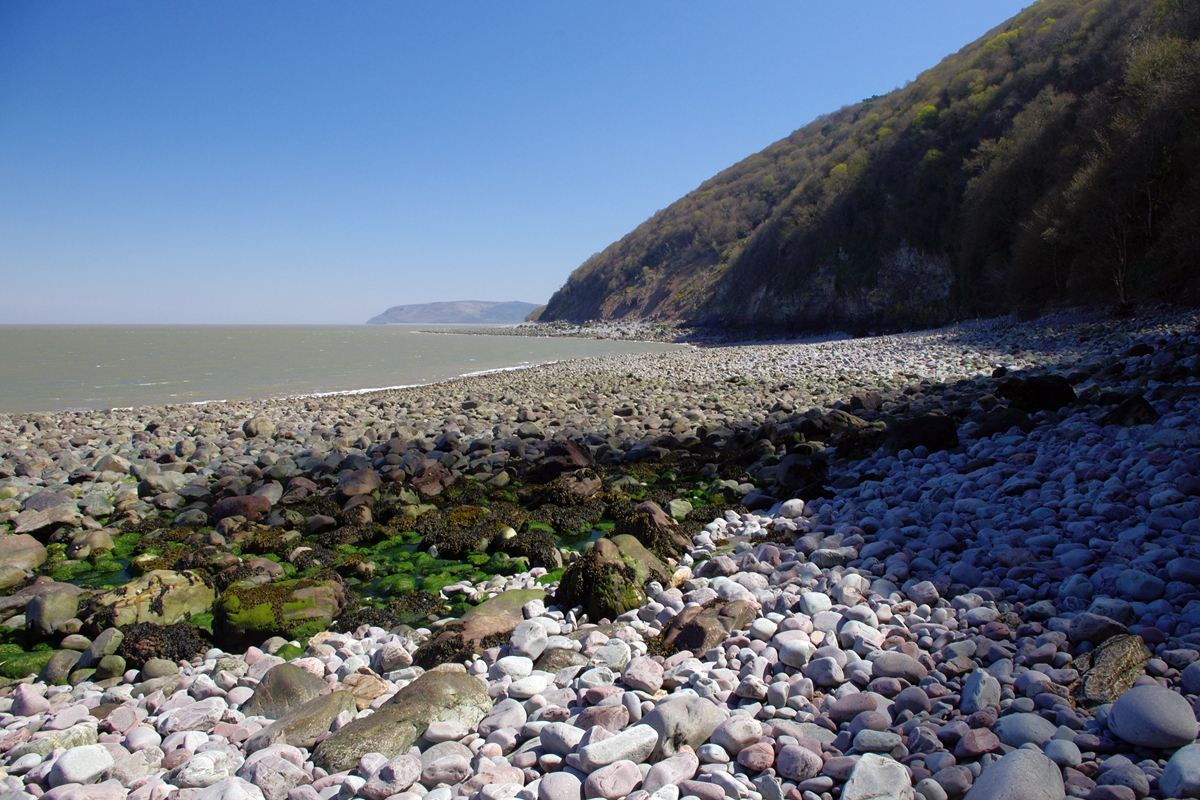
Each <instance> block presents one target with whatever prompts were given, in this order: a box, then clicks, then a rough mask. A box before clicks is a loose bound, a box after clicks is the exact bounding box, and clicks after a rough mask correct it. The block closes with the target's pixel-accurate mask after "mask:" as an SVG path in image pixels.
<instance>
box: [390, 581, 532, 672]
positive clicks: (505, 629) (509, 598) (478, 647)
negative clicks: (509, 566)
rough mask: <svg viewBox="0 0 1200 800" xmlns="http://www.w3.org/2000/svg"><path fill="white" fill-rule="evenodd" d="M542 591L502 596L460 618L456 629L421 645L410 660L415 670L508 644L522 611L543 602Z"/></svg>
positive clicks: (518, 591) (502, 594)
mask: <svg viewBox="0 0 1200 800" xmlns="http://www.w3.org/2000/svg"><path fill="white" fill-rule="evenodd" d="M545 597H546V593H545V592H544V591H542V590H541V589H516V590H513V591H509V592H501V593H500V594H498V595H496V596H495V597H493V598H491V599H490V600H486V601H484V602H482V603H480V604H479V605H477V606H475V607H474V608H472V609H471V610H470V611H468V612H467V613H465V614H463V616H462V619H461V620H460V622H459V623H458V624H457V625H448V626H447V627H446V629H444V630H443V631H442V632H441V633H440V634H439V635H438V636H437V638H435V639H434V640H433V641H430V642H427V643H425V644H424V645H422V646H421V647H420V648H419V649H418V650H417V652H416V653H415V654H414V656H413V661H414V663H416V664H417V665H418V666H421V667H425V668H426V669H429V668H431V667H435V666H437V665H439V664H444V663H446V662H449V661H461V660H463V659H465V658H469V657H471V656H472V655H475V654H478V653H482V652H483V651H484V650H485V649H486V648H488V647H495V646H497V645H500V644H503V643H505V642H507V641H508V637H509V635H510V634H511V633H512V632H513V629H514V628H516V627H517V625H518V624H519V623H520V622H521V620H522V618H523V615H522V613H521V607H522V606H524V605H525V604H526V603H528V602H529V601H530V600H542V599H544V598H545Z"/></svg>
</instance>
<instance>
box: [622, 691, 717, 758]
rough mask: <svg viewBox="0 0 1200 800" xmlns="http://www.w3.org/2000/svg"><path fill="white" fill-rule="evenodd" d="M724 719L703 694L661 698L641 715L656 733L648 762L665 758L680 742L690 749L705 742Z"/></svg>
mask: <svg viewBox="0 0 1200 800" xmlns="http://www.w3.org/2000/svg"><path fill="white" fill-rule="evenodd" d="M724 721H725V712H724V711H722V710H721V709H719V708H717V706H716V705H715V704H714V703H713V702H712V701H710V700H706V699H704V698H703V697H688V696H681V697H673V698H670V699H668V700H664V701H663V702H661V703H659V704H658V705H657V706H655V707H654V708H653V710H651V711H650V713H648V714H646V716H644V717H642V724H643V725H649V726H650V727H651V728H653V729H654V731H655V732H656V733H657V734H658V744H657V745H656V746H655V747H654V751H653V753H652V754H651V756H650V762H649V763H655V762H657V761H661V760H662V759H664V758H669V757H671V756H673V755H675V753H677V752H678V751H679V748H680V747H682V746H683V745H685V744H686V745H688V746H689V747H691V748H692V749H693V750H694V749H695V748H697V747H699V746H700V745H702V744H704V743H705V742H707V741H708V737H710V736H712V734H713V731H715V730H716V729H717V726H718V725H720V724H721V723H722V722H724Z"/></svg>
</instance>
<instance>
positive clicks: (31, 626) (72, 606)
mask: <svg viewBox="0 0 1200 800" xmlns="http://www.w3.org/2000/svg"><path fill="white" fill-rule="evenodd" d="M78 613H79V595H78V594H73V593H72V592H70V591H52V592H44V593H43V594H39V595H38V596H36V597H34V598H33V599H32V600H30V601H29V605H27V606H26V607H25V627H26V629H27V630H28V631H29V632H30V633H32V634H34V635H39V636H50V635H51V634H53V633H54V632H55V631H57V630H59V629H60V628H62V626H63V625H64V624H65V623H66V622H67V620H70V619H75V615H76V614H78Z"/></svg>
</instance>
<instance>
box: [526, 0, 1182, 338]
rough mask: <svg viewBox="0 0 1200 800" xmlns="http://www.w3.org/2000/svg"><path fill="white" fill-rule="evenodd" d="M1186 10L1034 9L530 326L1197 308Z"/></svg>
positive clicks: (845, 112) (597, 274)
mask: <svg viewBox="0 0 1200 800" xmlns="http://www.w3.org/2000/svg"><path fill="white" fill-rule="evenodd" d="M1198 33H1200V3H1196V2H1194V1H1193V2H1188V1H1187V0H1044V1H1043V2H1039V3H1036V4H1034V5H1032V6H1031V7H1029V8H1028V9H1026V10H1025V11H1024V12H1022V13H1021V14H1019V15H1018V16H1016V17H1014V18H1013V19H1012V20H1010V21H1009V22H1007V23H1005V24H1004V25H1002V26H1000V27H999V28H997V29H995V30H993V31H991V32H990V33H988V34H987V35H986V36H984V37H983V38H981V39H979V40H978V41H976V42H974V43H972V44H970V45H968V46H967V47H964V48H963V49H962V50H961V51H959V52H958V53H956V54H954V55H952V56H950V57H948V58H946V59H945V60H943V61H942V63H940V64H939V65H938V66H936V67H934V68H933V69H931V70H929V71H927V72H925V73H923V74H922V75H920V76H919V77H918V78H917V79H916V80H915V81H913V82H912V83H910V84H909V85H907V86H905V87H903V88H901V89H897V90H896V91H893V92H891V93H889V94H887V95H883V96H880V97H874V98H869V99H867V100H864V101H862V102H861V103H857V104H855V105H853V106H848V107H846V108H843V109H841V110H840V111H837V112H835V113H833V114H830V115H828V116H826V117H822V118H820V119H817V120H816V121H814V122H812V123H811V124H809V125H807V126H805V127H804V128H801V129H800V130H798V131H796V132H795V133H793V134H792V135H791V136H789V137H787V138H786V139H783V140H781V141H779V142H776V143H775V144H773V145H771V146H770V147H768V148H766V149H765V150H763V151H761V152H759V153H757V154H755V155H753V156H750V157H749V158H747V159H745V160H744V161H742V162H741V163H739V164H736V165H734V166H733V167H731V168H729V169H727V170H725V171H724V172H722V173H720V174H719V175H717V176H716V177H714V178H712V179H711V180H709V181H707V182H705V183H704V184H702V185H701V186H700V187H699V188H697V189H696V190H695V191H693V192H691V193H690V194H688V195H687V196H686V197H684V198H682V199H681V200H679V201H677V202H676V203H674V204H673V205H671V206H670V207H668V208H666V209H664V210H663V211H660V212H658V213H657V214H655V215H654V216H653V217H652V218H651V219H649V220H647V221H646V222H645V223H643V224H642V225H640V226H639V227H638V228H637V229H636V230H634V231H633V232H632V233H630V234H628V235H627V236H626V237H625V238H623V239H622V240H620V241H619V242H616V243H614V244H613V245H611V246H610V247H608V248H607V249H606V250H604V251H603V252H602V253H599V254H597V255H595V256H593V257H592V258H590V259H589V260H588V261H587V262H585V263H584V264H583V265H582V266H580V267H579V268H578V269H576V270H575V272H574V273H572V275H571V276H570V278H569V280H568V281H567V283H566V284H565V285H564V286H563V287H562V289H560V290H559V291H558V292H557V293H556V294H555V295H554V297H553V298H552V299H551V300H550V303H549V305H548V307H547V309H546V311H545V312H544V313H543V314H542V316H541V319H542V320H543V321H549V320H570V321H576V322H578V321H583V320H587V319H612V318H647V319H673V320H678V321H681V322H688V323H692V324H707V325H727V326H728V325H746V326H769V327H784V328H789V329H820V328H833V327H840V326H849V327H852V328H855V327H858V328H896V327H911V326H916V325H925V324H930V323H939V322H943V321H946V320H949V319H952V318H956V317H966V316H974V315H978V314H989V313H997V312H1004V311H1008V310H1012V309H1022V308H1025V309H1036V308H1039V307H1043V306H1046V305H1053V304H1064V303H1078V302H1098V303H1123V302H1127V301H1130V300H1135V299H1163V298H1170V299H1175V300H1185V301H1190V302H1194V301H1195V300H1196V299H1197V297H1198V296H1200V292H1198V291H1197V290H1198V289H1200V269H1197V266H1198V261H1200V258H1198V252H1200V242H1198V240H1197V237H1198V236H1200V181H1198V179H1197V176H1198V168H1200V43H1198V42H1197V36H1198Z"/></svg>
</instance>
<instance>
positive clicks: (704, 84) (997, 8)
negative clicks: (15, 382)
mask: <svg viewBox="0 0 1200 800" xmlns="http://www.w3.org/2000/svg"><path fill="white" fill-rule="evenodd" d="M1024 5H1027V3H1025V2H1020V1H1019V0H1017V1H1013V0H970V1H969V2H963V1H962V0H953V2H951V1H949V0H921V2H896V0H846V2H837V3H829V2H825V3H817V2H800V1H799V0H794V1H793V2H775V1H774V0H761V1H759V2H723V3H710V2H697V0H686V2H661V3H657V2H651V3H647V2H641V1H640V0H639V2H621V1H620V0H618V1H616V2H602V3H582V2H555V3H550V2H530V3H497V2H486V3H482V2H447V3H441V2H439V3H434V2H399V1H397V2H388V3H378V2H362V1H359V0H356V2H339V3H315V2H301V3H295V2H288V3H271V2H254V3H241V2H239V3H232V2H161V0H156V2H145V3H143V2H123V1H121V0H111V1H109V0H106V1H105V2H86V3H74V2H43V1H42V0H36V1H35V2H18V1H17V0H6V2H4V3H0V323H25V322H35V323H43V322H44V323H70V322H89V323H104V322H119V323H127V322H155V323H163V322H181V323H182V322H187V323H205V322H222V323H224V322H229V323H233V322H245V323H253V322H272V323H276V322H298V323H358V322H363V321H365V320H366V319H367V318H368V317H370V316H373V315H374V314H377V313H379V312H380V311H382V310H384V309H385V308H387V307H388V306H391V305H396V304H400V303H423V302H432V301H439V300H526V301H530V302H539V303H542V302H545V301H546V300H547V299H548V298H549V297H550V295H551V294H552V293H553V292H554V290H556V289H557V288H558V287H559V286H560V285H561V284H562V282H563V281H564V280H565V279H566V277H567V275H568V274H569V273H570V272H571V270H573V269H574V268H575V267H577V266H578V265H579V264H580V263H582V262H583V261H584V259H586V258H587V257H588V256H590V255H591V254H592V253H594V252H597V251H599V250H602V249H604V248H605V247H606V246H608V245H609V244H610V243H612V242H613V241H615V240H617V239H619V238H620V237H621V236H623V235H624V234H626V233H627V232H629V231H630V230H632V229H633V228H634V227H635V226H636V225H638V224H639V223H641V222H642V221H644V220H645V219H646V218H648V217H649V216H651V215H652V214H653V213H654V212H655V211H657V210H658V209H661V208H663V207H665V206H667V205H669V204H670V203H671V202H672V201H674V200H676V199H677V198H679V197H680V196H682V195H683V194H685V193H687V192H688V191H690V190H691V189H693V188H695V187H696V186H697V185H698V184H699V183H701V182H702V181H704V180H705V179H707V178H709V177H710V176H712V175H713V174H715V173H717V172H719V171H720V170H722V169H724V168H725V167H727V166H729V165H731V164H733V163H735V162H737V161H739V160H741V159H742V158H744V157H746V156H748V155H750V154H751V153H753V152H755V151H757V150H760V149H762V148H764V147H766V146H767V145H768V144H770V143H771V142H773V141H775V140H777V139H780V138H782V137H784V136H786V135H788V134H789V133H790V132H792V131H793V130H795V129H796V128H799V127H800V126H802V125H804V124H805V123H807V122H809V121H811V120H812V119H813V118H814V117H816V116H818V115H820V114H822V113H826V112H829V111H833V110H835V109H837V108H839V107H840V106H843V105H846V104H848V103H853V102H857V101H858V100H860V99H862V98H864V97H867V96H870V95H873V94H882V93H884V92H887V91H889V90H891V89H893V88H895V87H896V86H899V85H903V84H904V83H905V82H906V81H908V80H911V79H912V78H914V77H915V76H916V75H917V74H918V73H919V72H921V71H922V70H924V69H926V68H928V67H931V66H933V65H934V64H935V63H936V62H937V61H938V60H940V59H941V58H942V57H944V56H946V55H948V54H949V53H952V52H954V51H956V50H958V49H959V48H960V47H962V46H963V45H965V44H967V43H968V42H970V41H972V40H974V39H976V38H978V37H979V36H982V35H983V34H984V33H985V32H987V31H988V30H989V29H990V28H992V27H994V26H996V25H998V24H1000V23H1001V22H1003V21H1004V20H1005V19H1007V18H1008V17H1010V16H1012V15H1013V14H1015V13H1016V12H1017V11H1019V10H1020V9H1021V8H1022V7H1023V6H1024Z"/></svg>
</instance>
